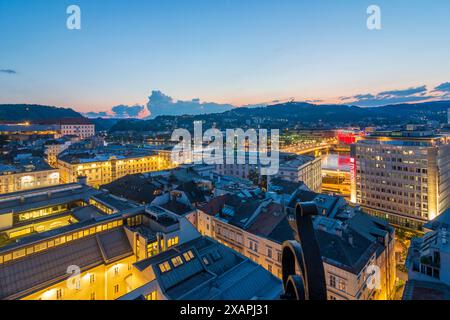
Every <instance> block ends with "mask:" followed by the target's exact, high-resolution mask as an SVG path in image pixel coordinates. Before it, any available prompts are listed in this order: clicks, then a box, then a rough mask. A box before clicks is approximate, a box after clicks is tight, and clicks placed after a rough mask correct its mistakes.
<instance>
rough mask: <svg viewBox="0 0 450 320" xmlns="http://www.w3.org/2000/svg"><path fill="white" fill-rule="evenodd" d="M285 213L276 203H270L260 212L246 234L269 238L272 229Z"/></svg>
mask: <svg viewBox="0 0 450 320" xmlns="http://www.w3.org/2000/svg"><path fill="white" fill-rule="evenodd" d="M285 216H286V213H284V212H283V208H282V206H281V205H280V204H278V203H273V202H272V203H271V204H269V205H268V206H267V207H266V210H265V211H262V212H261V213H260V214H259V215H258V217H257V218H256V220H255V221H254V222H253V223H252V225H251V226H250V228H248V230H247V231H248V232H250V233H253V234H255V235H261V236H264V237H267V236H269V235H270V234H271V233H272V231H273V229H275V227H276V226H277V225H278V224H279V223H280V222H281V221H282V220H283V219H284V218H285Z"/></svg>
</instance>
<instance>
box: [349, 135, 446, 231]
mask: <svg viewBox="0 0 450 320" xmlns="http://www.w3.org/2000/svg"><path fill="white" fill-rule="evenodd" d="M408 129H409V130H408ZM449 141H450V139H449V137H448V136H443V135H436V134H434V133H433V132H432V131H428V130H417V129H416V128H414V127H410V128H407V130H399V131H384V132H381V131H378V132H374V133H372V134H370V135H368V136H366V137H365V138H364V139H362V140H360V141H358V142H357V143H356V144H354V145H352V148H351V159H350V160H351V164H350V165H351V201H352V202H354V203H358V204H360V205H361V207H363V208H364V209H365V211H367V212H368V213H370V214H373V215H376V216H378V217H381V218H384V219H388V220H389V221H390V222H391V223H392V224H394V225H397V226H402V227H409V228H413V229H420V228H421V227H422V225H423V224H424V223H426V222H428V221H430V220H433V219H434V218H435V217H436V216H438V215H439V214H441V213H442V212H443V211H444V210H445V209H447V208H448V207H449V206H450V196H449V195H450V194H449V193H450V146H449Z"/></svg>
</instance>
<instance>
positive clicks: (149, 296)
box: [145, 291, 158, 300]
mask: <svg viewBox="0 0 450 320" xmlns="http://www.w3.org/2000/svg"><path fill="white" fill-rule="evenodd" d="M145 299H146V300H158V293H157V292H156V291H152V292H150V293H149V294H147V295H146V296H145Z"/></svg>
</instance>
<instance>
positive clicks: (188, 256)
mask: <svg viewBox="0 0 450 320" xmlns="http://www.w3.org/2000/svg"><path fill="white" fill-rule="evenodd" d="M183 257H184V260H186V262H188V261H191V260H192V259H194V254H193V253H192V250H189V251H188V252H185V253H183Z"/></svg>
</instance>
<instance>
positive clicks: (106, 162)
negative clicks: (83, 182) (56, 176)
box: [58, 147, 173, 187]
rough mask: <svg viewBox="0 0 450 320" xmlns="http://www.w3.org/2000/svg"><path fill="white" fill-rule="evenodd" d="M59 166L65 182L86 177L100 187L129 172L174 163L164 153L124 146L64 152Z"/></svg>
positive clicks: (152, 168)
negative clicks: (162, 154)
mask: <svg viewBox="0 0 450 320" xmlns="http://www.w3.org/2000/svg"><path fill="white" fill-rule="evenodd" d="M58 168H59V171H60V174H61V181H62V182H64V183H70V182H75V181H76V180H77V177H79V176H85V177H86V178H87V184H88V185H90V186H94V187H99V186H101V185H104V184H108V183H111V182H112V181H114V180H116V179H118V178H121V177H123V176H126V175H128V174H136V173H144V172H152V171H159V170H166V169H170V168H173V165H172V163H171V162H170V160H168V159H167V157H166V156H165V155H164V156H160V155H159V154H158V153H155V152H153V151H148V150H145V149H130V148H126V147H121V148H99V149H96V150H90V151H89V152H74V153H72V152H67V153H63V154H61V155H60V157H59V158H58Z"/></svg>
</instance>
